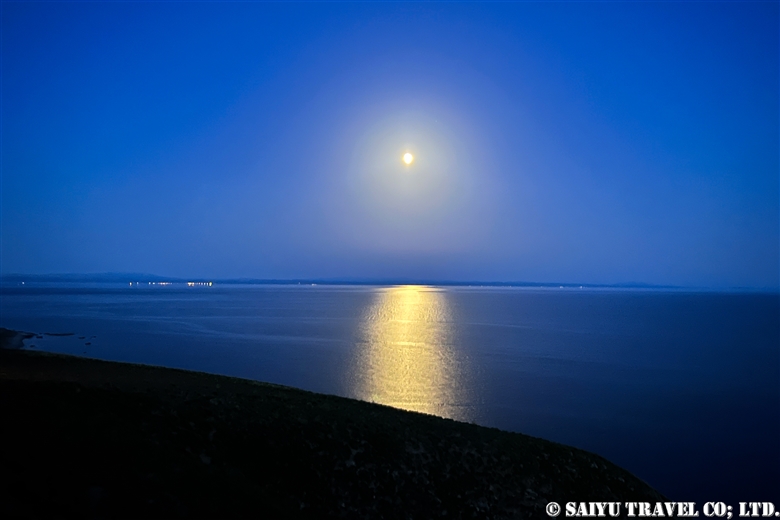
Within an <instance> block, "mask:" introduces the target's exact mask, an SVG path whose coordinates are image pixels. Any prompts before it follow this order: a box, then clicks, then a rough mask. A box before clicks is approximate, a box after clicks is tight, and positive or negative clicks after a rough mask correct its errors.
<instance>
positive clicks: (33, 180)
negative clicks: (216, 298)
mask: <svg viewBox="0 0 780 520" xmlns="http://www.w3.org/2000/svg"><path fill="white" fill-rule="evenodd" d="M0 9H2V36H1V37H2V137H1V140H2V143H1V144H2V159H1V160H2V175H1V180H2V193H1V197H2V208H1V209H0V216H1V217H2V222H0V231H1V238H2V243H1V244H0V255H1V256H0V263H1V265H0V273H3V274H7V273H29V274H43V273H64V272H81V273H89V272H148V273H155V274H159V275H162V276H171V277H179V278H186V277H207V278H214V279H216V278H242V277H245V278H257V279H291V278H297V279H302V278H303V279H408V280H429V281H431V282H435V281H437V280H438V281H443V280H447V281H459V280H460V281H473V280H479V281H539V282H577V283H589V284H619V283H628V282H634V283H636V282H640V283H647V284H656V285H679V286H707V287H724V288H725V287H751V288H769V289H772V290H777V289H778V288H780V210H779V206H780V188H779V187H778V184H779V177H780V173H779V169H780V166H779V154H780V149H779V145H778V142H779V141H780V135H779V131H778V113H779V112H780V104H779V103H778V92H780V82H779V81H778V76H779V74H778V62H779V61H780V56H779V52H778V48H779V41H780V40H779V38H778V31H779V30H778V27H779V24H778V21H779V18H780V14H779V8H778V4H777V3H776V2H739V3H729V2H696V3H690V2H679V3H678V2H659V3H650V2H641V3H629V2H622V3H602V2H599V3H590V2H581V3H580V2H572V3H569V2H563V3H558V2H555V3H489V4H475V3H300V4H297V3H291V4H287V3H285V4H280V3H179V2H176V3H165V2H155V3H145V2H144V3H135V2H130V3H80V2H51V3H48V2H46V3H38V2H36V3H22V2H18V3H17V2H11V3H9V2H3V3H2V4H0Z"/></svg>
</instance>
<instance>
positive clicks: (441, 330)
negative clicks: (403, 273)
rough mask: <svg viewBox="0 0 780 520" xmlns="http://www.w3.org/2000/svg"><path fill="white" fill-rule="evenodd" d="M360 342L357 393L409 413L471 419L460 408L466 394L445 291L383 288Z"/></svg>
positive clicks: (355, 372)
mask: <svg viewBox="0 0 780 520" xmlns="http://www.w3.org/2000/svg"><path fill="white" fill-rule="evenodd" d="M360 331H361V336H362V337H361V339H360V340H359V341H358V342H357V343H356V348H355V366H354V368H353V369H352V370H351V372H350V374H351V375H352V377H353V381H354V387H353V390H352V393H353V394H354V395H355V396H356V397H358V398H359V399H363V400H364V401H371V402H375V403H381V404H386V405H388V406H394V407H396V408H403V409H404V410H412V411H415V412H424V413H429V414H434V415H439V416H442V417H449V418H452V419H458V420H472V419H473V417H471V416H470V415H469V414H468V413H467V411H464V407H463V406H462V405H461V403H462V402H463V398H464V397H465V396H464V395H462V394H463V393H465V392H466V391H467V390H466V389H465V388H464V385H463V378H464V375H465V374H464V372H465V370H464V368H463V367H462V366H461V365H462V362H463V361H462V360H461V359H459V356H458V354H459V352H458V350H457V347H456V345H455V344H454V341H455V336H454V330H453V324H452V313H451V310H450V308H449V303H448V301H447V297H446V294H445V293H444V291H441V290H439V289H435V288H432V287H423V286H414V285H411V286H401V287H390V288H386V289H379V290H377V292H376V296H375V301H374V302H373V303H372V305H371V306H370V307H369V308H368V309H367V311H366V312H365V314H364V316H363V321H362V323H361V327H360Z"/></svg>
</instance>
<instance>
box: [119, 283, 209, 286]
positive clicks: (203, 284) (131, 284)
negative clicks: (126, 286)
mask: <svg viewBox="0 0 780 520" xmlns="http://www.w3.org/2000/svg"><path fill="white" fill-rule="evenodd" d="M173 283H174V282H146V284H144V283H143V282H130V287H132V286H133V285H173ZM212 285H214V282H187V286H188V287H196V286H205V287H211V286H212Z"/></svg>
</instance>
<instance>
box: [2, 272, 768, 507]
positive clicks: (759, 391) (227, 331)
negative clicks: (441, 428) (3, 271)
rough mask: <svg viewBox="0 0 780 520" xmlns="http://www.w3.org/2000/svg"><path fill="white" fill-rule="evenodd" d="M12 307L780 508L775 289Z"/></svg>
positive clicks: (69, 348)
mask: <svg viewBox="0 0 780 520" xmlns="http://www.w3.org/2000/svg"><path fill="white" fill-rule="evenodd" d="M0 303H1V304H2V307H1V309H0V326H3V327H7V328H12V329H18V330H26V331H31V332H40V333H43V332H49V333H66V332H73V333H75V335H74V336H67V337H56V336H45V337H44V338H43V339H35V340H32V341H30V342H28V344H33V345H35V347H34V348H37V349H41V350H49V351H53V352H64V353H69V354H78V355H85V356H89V357H95V358H100V359H109V360H121V361H132V362H139V363H148V364H154V365H163V366H168V367H179V368H186V369H194V370H202V371H207V372H213V373H219V374H227V375H232V376H239V377H245V378H250V379H257V380H261V381H269V382H273V383H279V384H284V385H289V386H294V387H299V388H304V389H307V390H312V391H316V392H323V393H329V394H336V395H341V396H347V397H354V398H358V399H363V400H366V401H374V402H378V403H383V404H388V405H391V406H396V407H399V408H404V409H408V410H417V411H422V412H426V413H432V414H436V415H440V416H443V417H450V418H453V419H458V420H462V421H468V422H474V423H477V424H481V425H486V426H493V427H498V428H502V429H505V430H511V431H518V432H523V433H527V434H530V435H534V436H539V437H544V438H546V439H550V440H554V441H558V442H561V443H565V444H569V445H573V446H577V447H579V448H583V449H586V450H589V451H593V452H595V453H598V454H600V455H602V456H604V457H606V458H608V459H610V460H611V461H613V462H615V463H616V464H618V465H620V466H622V467H624V468H626V469H628V470H630V471H632V472H633V473H634V474H636V475H637V476H639V477H640V478H642V479H643V480H645V481H647V482H648V483H650V484H651V485H653V486H654V487H656V488H657V489H658V490H660V491H661V492H662V493H664V494H666V495H667V496H668V497H669V498H671V499H674V500H678V501H697V502H699V503H700V504H701V503H703V502H704V501H725V502H727V503H732V504H734V505H735V506H736V502H737V501H774V502H775V503H776V505H780V297H779V296H778V295H777V294H737V293H690V292H669V291H666V292H663V291H651V290H642V291H638V290H595V289H590V290H588V289H583V290H580V289H528V288H466V287H463V288H437V287H423V286H402V287H336V286H259V285H255V286H213V287H186V286H175V285H174V286H166V287H160V286H141V287H138V286H133V287H129V286H118V285H114V286H111V285H93V286H85V285H82V286H56V287H55V286H49V287H42V286H38V287H35V286H24V287H21V286H14V287H11V286H5V287H3V288H2V292H1V293H0ZM80 336H82V337H84V339H80ZM87 343H89V344H87ZM594 499H598V498H597V497H594ZM561 500H562V501H565V500H566V497H561Z"/></svg>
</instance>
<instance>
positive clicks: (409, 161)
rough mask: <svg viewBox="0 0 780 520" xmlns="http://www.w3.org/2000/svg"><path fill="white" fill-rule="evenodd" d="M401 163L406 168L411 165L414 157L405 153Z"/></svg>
mask: <svg viewBox="0 0 780 520" xmlns="http://www.w3.org/2000/svg"><path fill="white" fill-rule="evenodd" d="M403 161H404V162H405V163H406V165H407V166H409V165H410V164H412V161H414V155H412V154H410V153H409V152H406V153H405V154H404V156H403Z"/></svg>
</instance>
